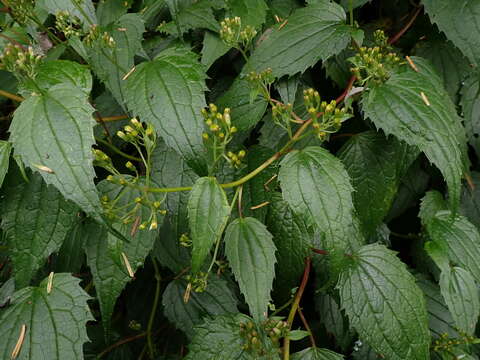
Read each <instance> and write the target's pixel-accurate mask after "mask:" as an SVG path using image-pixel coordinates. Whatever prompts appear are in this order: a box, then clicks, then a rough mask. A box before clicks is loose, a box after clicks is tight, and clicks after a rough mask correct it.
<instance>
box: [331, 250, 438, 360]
mask: <svg viewBox="0 0 480 360" xmlns="http://www.w3.org/2000/svg"><path fill="white" fill-rule="evenodd" d="M337 288H338V290H339V292H340V298H341V303H342V307H343V308H344V309H345V312H346V314H347V316H348V318H349V320H350V324H351V326H352V327H353V328H354V329H355V330H356V331H357V332H358V333H359V335H360V338H361V339H362V340H364V341H366V342H367V343H368V344H369V345H370V346H371V347H372V348H373V349H374V350H375V351H377V352H379V353H380V354H382V355H383V356H385V357H386V358H388V359H392V360H396V359H398V360H401V359H418V360H420V359H423V360H427V359H429V345H430V332H429V330H428V325H427V324H428V318H427V311H426V306H425V300H424V298H423V295H422V292H421V290H420V289H419V288H418V286H417V285H416V284H415V279H414V278H413V276H412V275H411V274H410V273H409V272H408V271H407V269H406V266H405V264H403V263H402V262H401V261H400V260H399V259H398V258H397V257H396V256H395V254H394V253H393V252H392V251H391V250H388V249H387V248H386V247H384V246H383V245H378V244H371V245H366V246H364V247H362V248H361V249H360V250H359V251H358V252H357V253H356V254H354V255H353V265H352V267H351V268H349V269H348V270H346V271H345V272H343V273H342V274H341V275H340V279H339V282H338V285H337Z"/></svg>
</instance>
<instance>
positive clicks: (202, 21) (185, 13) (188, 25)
mask: <svg viewBox="0 0 480 360" xmlns="http://www.w3.org/2000/svg"><path fill="white" fill-rule="evenodd" d="M212 6H213V5H212V1H211V0H199V1H197V2H191V3H190V4H189V5H187V6H183V7H181V9H178V11H177V12H176V13H175V14H173V17H174V21H171V22H169V23H166V24H160V26H159V27H158V29H159V30H160V31H161V32H164V33H166V34H170V35H176V36H181V35H182V34H183V33H185V32H187V31H189V30H192V29H196V28H200V29H208V30H211V31H215V32H218V31H219V30H220V25H219V24H218V22H217V20H216V19H215V16H214V15H213V11H212Z"/></svg>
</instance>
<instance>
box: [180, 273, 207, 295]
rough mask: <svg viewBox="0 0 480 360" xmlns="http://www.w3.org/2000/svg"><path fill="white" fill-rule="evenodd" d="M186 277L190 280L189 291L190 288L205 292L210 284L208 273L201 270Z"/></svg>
mask: <svg viewBox="0 0 480 360" xmlns="http://www.w3.org/2000/svg"><path fill="white" fill-rule="evenodd" d="M185 279H186V280H187V281H188V288H187V291H188V292H189V291H190V289H191V290H193V291H194V292H204V291H205V290H206V289H207V285H208V273H205V272H203V271H200V272H198V273H196V274H195V275H187V276H185Z"/></svg>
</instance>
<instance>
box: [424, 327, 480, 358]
mask: <svg viewBox="0 0 480 360" xmlns="http://www.w3.org/2000/svg"><path fill="white" fill-rule="evenodd" d="M456 330H457V332H458V334H459V335H460V337H458V338H451V337H450V336H449V335H448V334H447V333H443V334H441V335H440V337H439V338H438V339H436V340H435V341H434V343H433V350H434V351H436V352H439V353H442V352H445V353H447V354H452V353H454V348H455V347H459V346H460V347H461V346H463V345H471V344H478V343H480V339H478V338H476V337H474V336H472V335H468V334H467V333H466V332H464V331H461V330H459V329H456ZM457 359H459V357H457Z"/></svg>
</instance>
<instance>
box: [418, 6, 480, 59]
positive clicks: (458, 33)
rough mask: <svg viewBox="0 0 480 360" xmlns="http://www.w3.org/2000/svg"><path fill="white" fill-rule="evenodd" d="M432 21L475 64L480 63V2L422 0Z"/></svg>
mask: <svg viewBox="0 0 480 360" xmlns="http://www.w3.org/2000/svg"><path fill="white" fill-rule="evenodd" d="M422 3H423V6H424V8H425V12H426V13H427V14H428V16H429V17H430V21H431V22H432V23H435V24H437V26H438V28H439V29H440V30H441V31H443V32H444V33H445V35H446V36H447V39H449V40H451V41H452V42H453V43H454V44H455V46H457V47H458V48H459V49H460V50H461V51H462V52H463V54H464V55H465V56H466V57H467V58H468V59H469V60H470V61H471V62H472V63H473V64H475V65H477V66H478V65H480V39H479V38H478V36H476V35H475V34H476V31H477V29H478V28H479V27H480V20H479V19H480V3H478V2H476V1H469V0H440V1H435V0H422Z"/></svg>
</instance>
